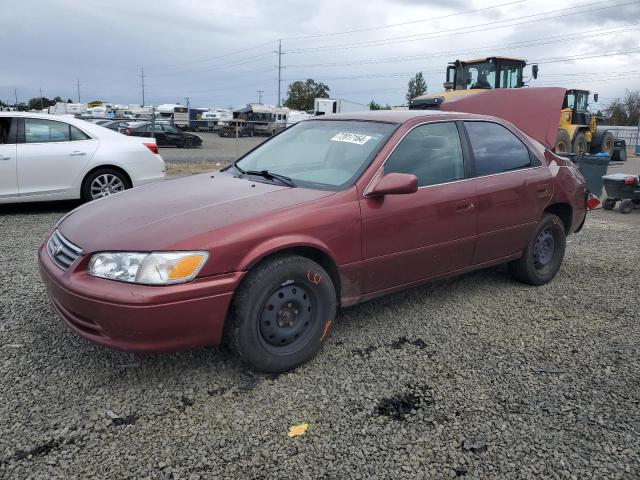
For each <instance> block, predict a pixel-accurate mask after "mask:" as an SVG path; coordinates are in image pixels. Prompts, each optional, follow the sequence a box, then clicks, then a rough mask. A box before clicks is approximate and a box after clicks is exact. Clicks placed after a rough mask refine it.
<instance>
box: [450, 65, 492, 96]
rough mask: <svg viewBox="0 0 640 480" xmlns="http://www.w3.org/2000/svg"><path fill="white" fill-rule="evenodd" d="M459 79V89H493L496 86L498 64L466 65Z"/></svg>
mask: <svg viewBox="0 0 640 480" xmlns="http://www.w3.org/2000/svg"><path fill="white" fill-rule="evenodd" d="M461 73H462V75H461V76H460V78H458V79H457V80H456V81H457V87H456V88H457V89H462V90H468V89H475V88H493V87H494V86H495V84H496V64H495V63H494V62H482V63H474V64H471V65H464V66H463V67H462V71H461Z"/></svg>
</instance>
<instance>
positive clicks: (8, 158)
mask: <svg viewBox="0 0 640 480" xmlns="http://www.w3.org/2000/svg"><path fill="white" fill-rule="evenodd" d="M0 160H11V157H7V156H6V155H0Z"/></svg>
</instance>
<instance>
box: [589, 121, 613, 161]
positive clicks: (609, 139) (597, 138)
mask: <svg viewBox="0 0 640 480" xmlns="http://www.w3.org/2000/svg"><path fill="white" fill-rule="evenodd" d="M600 152H604V153H606V154H607V155H609V160H611V155H613V133H611V132H610V131H609V130H602V129H601V130H596V133H594V134H593V139H592V140H591V153H600Z"/></svg>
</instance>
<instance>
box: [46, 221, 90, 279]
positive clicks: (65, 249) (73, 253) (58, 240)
mask: <svg viewBox="0 0 640 480" xmlns="http://www.w3.org/2000/svg"><path fill="white" fill-rule="evenodd" d="M47 252H49V257H51V260H53V262H54V263H55V264H56V265H57V266H59V267H60V268H62V269H63V270H66V269H67V268H69V267H70V266H71V264H72V263H73V262H74V261H75V260H76V258H78V257H79V256H80V255H82V253H83V252H82V249H81V248H80V247H77V246H76V245H74V244H73V243H71V242H70V241H69V240H67V239H66V238H64V237H63V236H62V234H61V233H60V232H59V231H58V230H56V231H55V232H53V235H51V238H49V241H48V242H47Z"/></svg>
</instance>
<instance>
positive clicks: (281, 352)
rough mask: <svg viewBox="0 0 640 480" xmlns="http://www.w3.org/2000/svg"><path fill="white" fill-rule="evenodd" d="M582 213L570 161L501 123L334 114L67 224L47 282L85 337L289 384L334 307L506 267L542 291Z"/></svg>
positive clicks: (451, 116)
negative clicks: (198, 357) (194, 352)
mask: <svg viewBox="0 0 640 480" xmlns="http://www.w3.org/2000/svg"><path fill="white" fill-rule="evenodd" d="M550 118H552V122H553V121H555V120H557V119H556V118H555V115H553V116H551V117H550ZM527 121H531V122H535V121H537V119H535V118H531V117H527ZM586 203H587V191H586V187H585V182H584V178H583V177H582V175H580V173H579V172H578V170H577V169H576V168H575V166H574V165H573V163H572V162H571V161H569V160H567V159H563V158H561V157H558V156H556V155H555V154H553V153H552V152H551V151H550V150H549V149H548V148H545V146H543V145H542V144H541V143H539V142H538V141H536V140H534V139H532V138H531V137H529V136H527V135H526V134H524V133H522V131H520V130H519V129H517V128H516V127H514V126H513V125H512V124H510V123H508V122H506V121H503V120H499V119H497V118H494V117H489V116H479V115H470V114H463V113H448V112H423V111H405V112H399V111H398V112H384V111H377V112H365V113H351V114H342V115H327V116H322V117H319V118H317V119H314V120H307V121H303V122H300V123H298V124H296V125H294V126H292V127H291V128H289V129H287V130H285V131H284V132H282V133H281V134H279V135H277V136H275V137H273V138H272V139H270V140H268V141H266V142H265V143H263V144H261V145H260V146H258V147H257V148H255V149H254V150H252V151H250V152H249V153H248V154H246V155H245V156H244V157H242V158H241V159H240V160H238V161H237V162H235V163H234V164H233V165H232V166H230V167H228V168H227V169H226V170H224V171H221V172H217V173H215V175H212V174H211V173H207V174H203V175H195V176H190V177H186V178H182V179H178V180H174V181H171V182H166V183H163V184H160V185H150V186H147V187H144V188H140V189H136V190H133V191H131V192H125V193H123V194H121V195H116V196H115V197H113V198H110V199H108V200H107V201H101V202H96V203H95V204H93V205H88V206H86V207H85V208H82V209H79V210H77V211H75V212H73V213H72V214H71V215H68V216H67V217H65V218H63V219H62V221H60V222H59V223H58V224H57V226H56V229H55V231H54V232H53V234H52V235H51V237H50V238H48V239H46V241H45V242H44V244H43V245H42V247H41V249H40V254H39V258H40V271H41V275H42V278H43V280H44V282H45V284H46V286H47V290H48V292H49V296H50V298H51V301H52V303H53V305H54V307H55V308H56V310H57V311H58V314H59V315H60V317H62V318H63V319H64V321H65V322H66V323H67V324H68V325H69V326H70V327H71V328H72V329H73V330H74V331H75V332H77V333H78V334H80V335H82V336H84V337H86V338H88V339H89V340H91V341H94V342H96V343H100V344H103V345H108V346H111V347H117V348H120V349H124V350H129V351H140V352H146V351H171V350H176V349H179V348H190V347H196V346H203V345H216V344H218V343H220V342H221V340H222V338H223V331H224V333H225V338H226V339H227V341H228V343H229V344H230V346H231V347H232V348H233V349H235V350H236V351H237V352H238V353H239V355H240V356H241V357H242V358H244V359H245V360H246V361H248V362H249V363H250V364H251V365H252V366H253V367H255V368H258V369H261V370H264V371H269V372H281V371H285V370H289V369H292V368H294V367H296V366H298V365H300V364H302V363H304V362H306V361H308V360H310V359H311V358H312V357H313V356H314V355H315V354H316V353H317V352H318V351H319V350H320V348H321V346H322V345H323V343H324V342H325V341H326V340H327V338H329V330H330V328H331V325H332V323H333V321H334V318H335V313H336V307H337V306H343V307H346V306H349V305H353V304H356V303H359V302H362V301H366V300H369V299H372V298H375V297H378V296H380V295H385V294H387V293H391V292H394V291H398V290H402V289H405V288H407V287H411V286H414V285H418V284H421V283H424V282H427V281H431V280H435V279H439V278H443V277H446V276H450V275H455V274H459V273H462V272H467V271H470V270H475V269H480V268H485V267H489V266H492V265H497V264H502V263H508V265H509V270H510V272H511V274H512V275H513V276H514V277H515V278H516V279H517V280H520V281H523V282H526V283H529V284H533V285H542V284H545V283H547V282H550V281H551V280H552V279H553V278H554V277H555V275H556V274H557V272H558V270H559V269H560V266H561V264H562V260H563V257H564V251H565V238H566V236H567V235H569V234H571V233H573V232H576V231H579V230H580V229H581V227H582V225H583V223H584V221H585V218H586V209H587V207H586ZM96 218H100V219H101V222H102V223H101V234H100V235H95V234H94V233H93V230H92V228H91V226H92V225H93V224H94V221H95V219H96ZM59 245H66V246H68V248H69V249H70V256H66V255H65V256H62V257H59V256H58V255H57V250H58V246H59Z"/></svg>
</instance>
